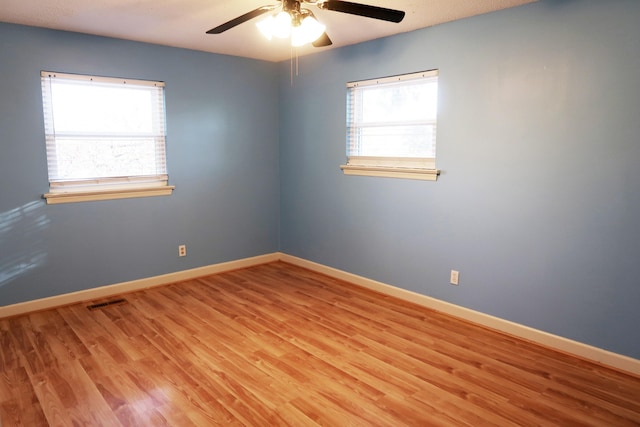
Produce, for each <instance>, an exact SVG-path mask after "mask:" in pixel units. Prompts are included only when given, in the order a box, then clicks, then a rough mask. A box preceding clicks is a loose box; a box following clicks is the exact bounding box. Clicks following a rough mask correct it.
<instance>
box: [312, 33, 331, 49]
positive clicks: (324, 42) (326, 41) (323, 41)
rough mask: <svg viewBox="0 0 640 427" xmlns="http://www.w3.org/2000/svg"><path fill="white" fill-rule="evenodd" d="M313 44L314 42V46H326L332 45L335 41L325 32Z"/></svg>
mask: <svg viewBox="0 0 640 427" xmlns="http://www.w3.org/2000/svg"><path fill="white" fill-rule="evenodd" d="M312 44H313V47H325V46H331V45H332V44H333V42H332V41H331V39H330V38H329V36H328V35H327V33H323V34H322V35H321V36H320V37H318V39H317V40H316V41H314V42H313V43H312Z"/></svg>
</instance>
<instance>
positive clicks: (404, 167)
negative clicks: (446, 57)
mask: <svg viewBox="0 0 640 427" xmlns="http://www.w3.org/2000/svg"><path fill="white" fill-rule="evenodd" d="M438 77H439V70H437V69H435V70H428V71H421V72H416V73H409V74H402V75H396V76H390V77H383V78H378V79H370V80H362V81H353V82H348V83H347V85H346V86H347V130H346V132H347V138H346V144H347V146H346V150H347V162H346V164H344V165H340V169H342V171H343V173H344V174H345V175H357V176H376V177H388V178H407V179H419V180H427V181H435V180H437V178H438V176H439V174H440V171H439V170H438V169H436V167H435V160H436V158H435V151H434V157H388V156H360V155H353V154H352V153H350V150H351V149H352V146H353V145H354V138H357V133H358V131H359V130H360V129H364V128H365V126H362V127H358V124H357V123H355V117H356V116H358V114H357V113H358V112H357V111H356V109H357V108H359V107H358V105H359V103H360V102H362V100H361V99H357V98H355V97H356V96H359V91H360V93H361V91H362V90H363V89H359V88H368V87H369V88H370V87H374V86H377V85H387V86H391V85H398V86H404V85H407V86H408V85H411V84H415V83H416V81H417V80H427V81H429V80H435V82H436V84H437V83H438ZM365 90H366V89H365ZM436 103H437V94H436ZM407 123H410V121H409V120H408V121H407V122H406V123H405V122H398V123H396V124H394V125H395V126H405V125H406V124H407ZM385 125H386V126H390V125H389V124H385ZM423 125H429V126H432V127H433V129H434V130H433V132H434V134H433V138H434V145H435V141H436V134H437V111H436V117H435V119H434V120H432V121H427V120H425V122H424V123H423ZM369 126H370V127H372V126H371V125H369ZM373 126H375V125H373Z"/></svg>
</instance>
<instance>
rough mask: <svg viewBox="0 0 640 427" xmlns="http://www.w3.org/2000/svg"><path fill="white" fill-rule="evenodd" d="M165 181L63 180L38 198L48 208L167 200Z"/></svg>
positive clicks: (156, 178) (168, 190)
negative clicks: (163, 198) (128, 201)
mask: <svg viewBox="0 0 640 427" xmlns="http://www.w3.org/2000/svg"><path fill="white" fill-rule="evenodd" d="M40 74H41V77H51V76H55V77H60V78H71V79H74V80H87V81H95V82H101V83H128V84H136V85H143V86H159V87H164V82H157V81H148V80H135V79H124V78H117V77H102V76H89V75H79V74H68V73H57V72H50V71H41V73H40ZM45 114H46V112H45ZM165 114H166V113H165ZM163 119H164V118H163ZM165 150H166V149H165ZM165 156H166V151H165ZM165 161H166V160H165ZM168 180H169V177H168V175H167V174H164V175H157V176H150V177H143V176H135V177H128V178H100V179H93V180H79V181H68V180H67V181H63V182H58V181H56V180H50V182H49V192H48V193H45V194H43V195H42V197H43V198H44V199H45V200H46V203H47V204H50V205H51V204H62V203H76V202H88V201H99V200H115V199H127V198H139V197H154V196H169V195H171V194H172V193H173V190H174V189H175V186H173V185H168Z"/></svg>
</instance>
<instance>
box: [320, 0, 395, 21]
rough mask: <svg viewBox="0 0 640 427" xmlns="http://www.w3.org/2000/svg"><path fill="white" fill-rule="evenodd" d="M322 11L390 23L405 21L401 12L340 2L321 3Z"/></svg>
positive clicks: (337, 0) (329, 0) (332, 0)
mask: <svg viewBox="0 0 640 427" xmlns="http://www.w3.org/2000/svg"><path fill="white" fill-rule="evenodd" d="M317 6H318V7H319V8H320V9H326V10H333V11H335V12H342V13H349V14H351V15H359V16H366V17H367V18H373V19H381V20H383V21H389V22H396V23H397V22H400V21H402V20H403V19H404V12H403V11H401V10H395V9H387V8H385V7H378V6H369V5H367V4H360V3H352V2H348V1H340V0H326V1H323V2H319V3H318V4H317Z"/></svg>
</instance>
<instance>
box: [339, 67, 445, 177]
mask: <svg viewBox="0 0 640 427" xmlns="http://www.w3.org/2000/svg"><path fill="white" fill-rule="evenodd" d="M437 111H438V71H437V70H435V71H425V72H420V73H413V74H406V75H402V76H394V77H386V78H382V79H376V80H368V81H359V82H352V83H347V164H346V165H342V166H341V168H342V170H343V171H344V173H345V175H368V176H386V177H393V178H411V179H423V180H430V181H434V180H436V179H437V176H438V171H437V170H436V168H435V158H436V118H437Z"/></svg>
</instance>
